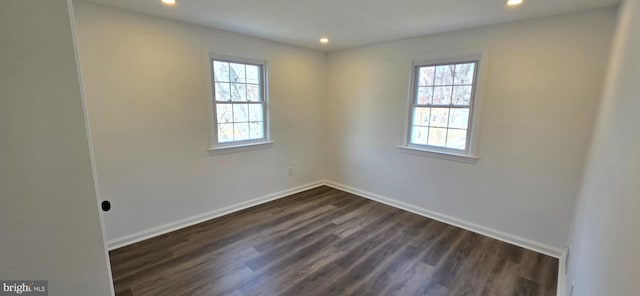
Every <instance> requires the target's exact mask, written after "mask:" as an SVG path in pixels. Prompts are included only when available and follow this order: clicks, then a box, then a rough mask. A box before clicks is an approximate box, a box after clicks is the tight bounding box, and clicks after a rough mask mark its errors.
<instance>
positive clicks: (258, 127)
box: [249, 121, 264, 140]
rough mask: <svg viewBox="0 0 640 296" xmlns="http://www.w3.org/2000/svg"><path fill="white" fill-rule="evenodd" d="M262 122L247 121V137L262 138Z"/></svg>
mask: <svg viewBox="0 0 640 296" xmlns="http://www.w3.org/2000/svg"><path fill="white" fill-rule="evenodd" d="M263 124H264V123H263V122H261V121H259V122H251V123H249V138H250V139H252V140H253V139H262V138H264V127H263Z"/></svg>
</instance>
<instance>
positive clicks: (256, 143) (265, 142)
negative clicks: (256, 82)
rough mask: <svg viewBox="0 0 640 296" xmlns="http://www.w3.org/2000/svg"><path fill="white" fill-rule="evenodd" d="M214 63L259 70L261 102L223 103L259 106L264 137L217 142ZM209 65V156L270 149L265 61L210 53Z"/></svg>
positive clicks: (267, 83)
mask: <svg viewBox="0 0 640 296" xmlns="http://www.w3.org/2000/svg"><path fill="white" fill-rule="evenodd" d="M214 61H222V62H229V63H238V64H247V65H256V66H259V67H260V69H261V73H260V74H261V75H260V91H261V92H262V101H261V102H232V101H230V102H225V104H227V103H229V104H237V103H243V104H244V103H247V104H261V105H262V106H263V108H262V112H263V114H262V120H263V129H264V130H263V135H264V137H263V138H261V139H252V140H251V139H250V140H240V141H232V142H224V143H220V142H219V141H218V122H217V121H218V116H217V114H218V112H217V104H218V102H217V101H216V89H215V87H216V86H215V74H214V67H213V62H214ZM208 63H209V75H210V79H209V83H210V90H211V95H210V100H209V102H210V104H211V105H210V108H209V110H210V111H211V133H210V134H211V148H209V152H210V153H211V154H223V153H230V152H238V151H246V150H253V149H259V148H266V147H270V146H271V144H273V141H272V140H271V135H270V119H269V82H268V75H267V61H266V60H261V59H252V58H243V57H237V56H230V55H221V54H216V53H213V52H212V53H210V54H209V57H208Z"/></svg>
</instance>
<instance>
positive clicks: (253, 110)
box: [249, 104, 263, 121]
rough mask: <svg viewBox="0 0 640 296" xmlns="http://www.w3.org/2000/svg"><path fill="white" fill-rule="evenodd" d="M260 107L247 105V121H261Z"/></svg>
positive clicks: (258, 105)
mask: <svg viewBox="0 0 640 296" xmlns="http://www.w3.org/2000/svg"><path fill="white" fill-rule="evenodd" d="M262 114H263V113H262V105H260V104H249V121H262Z"/></svg>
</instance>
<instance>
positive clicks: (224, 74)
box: [213, 61, 229, 82]
mask: <svg viewBox="0 0 640 296" xmlns="http://www.w3.org/2000/svg"><path fill="white" fill-rule="evenodd" d="M213 79H214V80H215V81H225V82H228V81H229V63H226V62H219V61H213Z"/></svg>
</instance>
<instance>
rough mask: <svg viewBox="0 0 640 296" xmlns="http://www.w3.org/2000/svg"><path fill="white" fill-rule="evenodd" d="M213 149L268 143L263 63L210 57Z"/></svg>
mask: <svg viewBox="0 0 640 296" xmlns="http://www.w3.org/2000/svg"><path fill="white" fill-rule="evenodd" d="M210 61H211V69H212V70H211V73H212V83H213V85H212V90H213V91H212V92H213V111H214V112H213V122H214V128H213V139H214V140H213V142H214V143H213V144H214V148H225V147H231V146H242V145H251V144H259V143H264V142H268V140H269V132H268V122H267V118H268V116H267V89H266V71H265V63H264V62H261V61H250V60H245V59H239V58H228V57H217V56H215V55H212V56H211V60H210Z"/></svg>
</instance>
